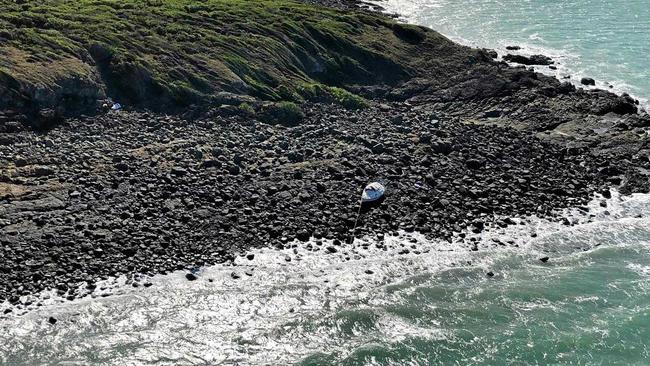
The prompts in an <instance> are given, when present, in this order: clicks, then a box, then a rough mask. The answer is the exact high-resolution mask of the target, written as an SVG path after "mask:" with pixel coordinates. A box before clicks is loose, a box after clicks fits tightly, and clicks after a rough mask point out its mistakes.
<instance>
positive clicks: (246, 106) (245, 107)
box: [239, 103, 255, 116]
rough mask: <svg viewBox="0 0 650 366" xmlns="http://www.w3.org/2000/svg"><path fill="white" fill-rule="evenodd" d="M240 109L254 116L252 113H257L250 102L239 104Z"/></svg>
mask: <svg viewBox="0 0 650 366" xmlns="http://www.w3.org/2000/svg"><path fill="white" fill-rule="evenodd" d="M239 110H240V111H241V112H242V113H243V114H245V115H249V116H252V115H254V114H255V109H254V108H253V106H251V105H250V104H248V103H242V104H240V105H239Z"/></svg>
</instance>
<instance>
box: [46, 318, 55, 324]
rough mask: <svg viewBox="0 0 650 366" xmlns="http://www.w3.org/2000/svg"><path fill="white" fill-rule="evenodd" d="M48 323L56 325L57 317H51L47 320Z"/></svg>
mask: <svg viewBox="0 0 650 366" xmlns="http://www.w3.org/2000/svg"><path fill="white" fill-rule="evenodd" d="M47 322H48V323H50V324H52V325H54V324H56V322H57V319H56V318H55V317H52V316H51V317H49V318H48V319H47Z"/></svg>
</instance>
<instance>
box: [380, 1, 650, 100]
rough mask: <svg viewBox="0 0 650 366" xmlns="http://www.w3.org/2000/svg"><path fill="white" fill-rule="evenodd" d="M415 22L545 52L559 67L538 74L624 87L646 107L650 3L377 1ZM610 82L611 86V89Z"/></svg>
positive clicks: (500, 46) (495, 44) (494, 44)
mask: <svg viewBox="0 0 650 366" xmlns="http://www.w3.org/2000/svg"><path fill="white" fill-rule="evenodd" d="M376 3H377V4H379V5H381V6H383V7H384V8H385V9H386V10H387V11H388V12H391V13H397V14H399V15H401V17H402V19H403V20H405V21H408V22H410V23H415V24H420V25H424V26H428V27H430V28H433V29H435V30H437V31H439V32H441V33H443V34H444V35H446V36H447V37H449V38H451V39H453V40H455V41H457V42H460V43H462V44H465V45H468V46H473V47H487V48H493V49H496V50H497V51H499V53H500V54H501V55H503V54H504V53H506V52H513V51H507V50H506V46H510V45H517V46H521V47H522V50H521V51H517V52H520V53H521V54H528V55H530V54H536V53H543V54H546V55H548V56H551V57H552V58H553V59H555V60H556V61H557V62H558V63H559V64H558V65H556V66H558V70H557V71H553V70H550V69H548V67H545V66H539V67H537V69H538V70H539V71H542V72H545V73H550V74H554V75H556V76H558V77H560V78H562V77H564V76H571V80H572V81H573V82H576V83H579V82H580V79H581V78H582V77H585V76H586V77H592V78H594V79H595V80H596V82H597V85H596V87H598V88H602V89H608V90H613V91H615V92H618V93H621V92H627V93H629V94H631V95H633V96H634V97H636V98H638V99H639V100H640V101H641V102H642V103H643V105H644V106H645V107H646V109H648V100H649V99H650V60H649V59H648V55H649V54H650V1H648V0H624V1H612V0H571V1H566V0H535V1H532V0H471V1H468V0H385V1H376ZM610 86H613V88H611V89H610Z"/></svg>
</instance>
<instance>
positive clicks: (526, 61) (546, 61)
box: [503, 53, 553, 65]
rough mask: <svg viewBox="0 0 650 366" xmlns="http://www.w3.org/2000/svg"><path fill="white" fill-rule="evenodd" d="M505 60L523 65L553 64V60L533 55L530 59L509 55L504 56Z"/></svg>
mask: <svg viewBox="0 0 650 366" xmlns="http://www.w3.org/2000/svg"><path fill="white" fill-rule="evenodd" d="M503 59H504V60H505V61H508V62H514V63H517V64H522V65H551V64H553V59H551V58H550V57H548V56H544V55H532V56H530V57H526V56H522V55H513V54H510V53H509V54H507V55H505V56H503Z"/></svg>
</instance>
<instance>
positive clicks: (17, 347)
mask: <svg viewBox="0 0 650 366" xmlns="http://www.w3.org/2000/svg"><path fill="white" fill-rule="evenodd" d="M600 202H601V199H596V200H594V201H593V202H592V203H591V204H590V209H589V212H587V213H584V212H581V211H573V212H567V215H570V216H571V220H573V221H574V222H576V223H577V224H576V225H574V226H564V225H562V224H558V223H555V222H549V221H545V220H539V219H536V218H529V219H528V220H526V221H520V224H518V225H512V226H510V227H507V228H504V229H492V230H490V231H489V232H487V233H485V234H482V235H481V236H480V237H477V240H479V245H478V247H479V251H476V252H474V251H470V250H468V247H467V246H466V245H460V244H459V243H451V244H450V243H443V242H435V241H427V240H425V239H424V238H422V237H421V236H418V235H406V234H402V235H400V236H397V237H390V236H389V237H386V238H384V239H383V240H382V241H381V242H378V241H376V240H374V239H373V240H371V239H367V240H365V241H356V242H355V243H354V244H353V245H349V246H342V247H339V251H338V252H337V253H335V254H327V253H325V252H326V251H325V250H319V251H313V250H310V249H309V246H308V245H305V244H297V245H296V247H295V248H289V249H286V250H282V251H278V250H271V249H265V250H258V251H256V252H254V254H255V258H254V259H253V260H248V259H246V258H244V257H240V258H238V259H237V262H236V263H237V265H236V266H214V267H210V268H206V269H204V270H203V272H202V273H200V275H199V279H198V280H197V281H194V282H188V281H186V280H185V279H184V276H183V273H174V274H171V275H167V276H156V277H154V278H151V279H150V280H151V282H152V283H153V286H151V287H149V288H144V287H138V288H133V287H132V286H129V285H128V284H125V283H124V282H123V280H124V279H121V280H117V281H116V282H115V283H107V284H104V285H103V286H102V287H105V289H104V290H101V291H104V293H108V292H110V293H112V294H113V296H110V297H106V298H103V297H101V296H98V297H96V298H87V299H83V300H77V301H74V302H59V301H58V300H57V299H56V298H54V297H49V296H48V294H43V298H41V300H37V301H36V302H41V303H42V304H43V306H41V307H39V308H36V307H35V308H34V309H33V310H31V311H29V312H27V313H25V314H23V315H21V316H15V315H11V316H8V317H4V318H0V364H2V365H24V364H27V365H33V364H47V365H88V364H98V365H292V364H293V365H503V364H510V365H535V364H537V365H547V364H566V365H648V364H650V195H635V196H631V197H619V196H618V195H617V194H614V197H613V198H612V199H610V200H608V203H607V207H606V208H603V207H601V206H600V205H599V203H600ZM531 234H536V236H533V235H531ZM469 235H471V234H469ZM495 240H499V241H501V242H502V243H509V245H499V244H498V243H497V242H496V241H495ZM378 243H382V244H384V245H385V247H386V250H384V249H383V248H379V247H377V245H376V244H378ZM311 244H312V246H313V247H320V246H319V245H318V243H317V242H312V243H311ZM364 244H367V245H366V246H365V248H364ZM323 245H329V244H323ZM405 247H406V248H409V249H410V252H409V253H408V254H401V255H400V254H397V253H398V252H400V251H402V250H403V249H404V248H405ZM544 256H548V257H550V259H549V260H548V262H546V263H542V262H541V261H540V260H539V258H541V257H544ZM233 272H235V273H237V274H239V275H241V278H239V279H233V278H232V277H231V273H233ZM488 272H492V273H493V274H494V276H492V277H490V276H488V275H487V273H488ZM101 291H100V293H99V295H101V293H102V292H101ZM50 316H53V317H55V318H56V319H57V320H58V322H57V323H56V324H55V325H51V324H49V323H48V321H47V320H48V318H49V317H50Z"/></svg>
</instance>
